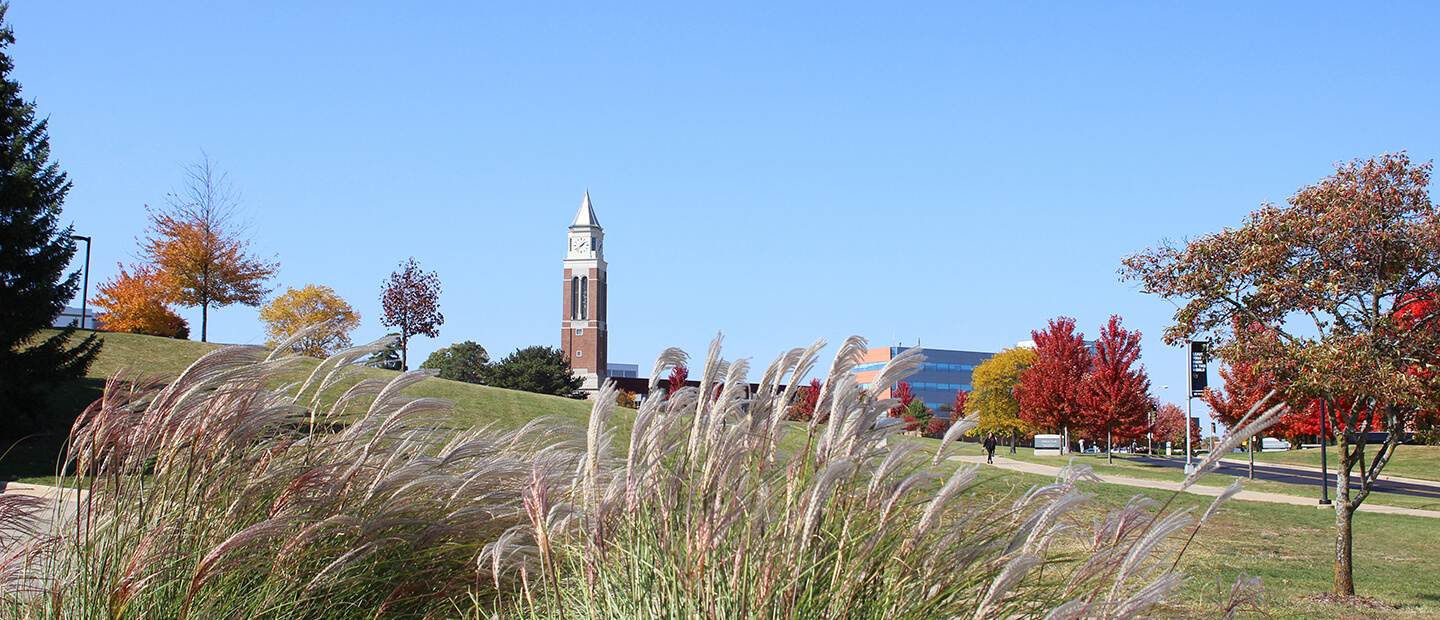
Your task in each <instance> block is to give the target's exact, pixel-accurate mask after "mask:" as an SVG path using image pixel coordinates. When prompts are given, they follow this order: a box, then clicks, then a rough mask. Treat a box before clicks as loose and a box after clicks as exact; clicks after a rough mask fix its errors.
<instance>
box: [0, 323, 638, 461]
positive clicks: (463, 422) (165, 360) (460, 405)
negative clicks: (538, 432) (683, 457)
mask: <svg viewBox="0 0 1440 620" xmlns="http://www.w3.org/2000/svg"><path fill="white" fill-rule="evenodd" d="M54 333H55V330H44V331H42V332H41V334H40V337H41V338H47V337H49V336H50V335H52V334H54ZM98 333H99V335H100V337H101V339H102V340H104V342H105V345H104V347H103V348H102V349H101V352H100V356H99V358H98V359H96V360H95V363H94V364H93V365H91V367H90V370H89V372H88V373H87V374H86V376H85V377H84V378H81V379H76V380H74V381H68V382H65V383H63V384H61V385H59V386H57V388H56V389H55V391H54V393H52V394H51V405H52V408H53V409H54V410H55V411H56V412H57V415H56V418H55V419H54V421H53V423H52V424H51V425H50V427H49V428H48V429H46V431H45V432H43V433H40V434H37V435H35V436H31V437H28V438H26V439H25V440H23V441H20V442H19V443H17V444H15V445H14V446H13V447H11V446H10V445H6V446H0V452H4V451H5V449H6V448H10V451H9V453H8V454H6V455H5V456H4V458H3V459H0V480H21V481H25V482H37V483H39V482H43V481H45V480H47V479H48V480H53V479H54V478H53V477H54V474H55V469H56V459H57V458H58V456H59V455H60V453H61V451H62V450H63V446H64V442H65V437H66V435H67V433H68V432H69V429H70V426H71V425H72V424H73V423H74V420H75V417H76V416H77V415H79V413H80V412H81V411H83V410H84V409H85V407H86V406H88V405H89V404H90V403H92V402H94V401H95V400H97V399H99V398H100V395H101V392H102V391H103V389H104V387H105V380H106V378H108V377H110V376H111V375H112V374H114V373H115V372H117V371H122V370H123V371H127V372H139V373H143V374H145V375H165V376H170V377H173V376H176V375H179V374H180V372H181V371H183V370H184V369H185V368H186V367H187V366H189V365H190V364H191V363H192V362H194V361H195V360H197V359H199V358H200V357H201V356H203V355H205V354H206V353H209V352H210V351H213V350H215V349H218V348H220V346H221V345H217V344H207V343H202V342H192V341H188V340H175V339H171V338H158V337H154V336H142V335H138V334H120V333H110V332H98ZM362 372H363V373H365V374H366V375H367V376H375V377H382V378H383V377H394V376H395V375H397V374H399V373H397V372H396V371H390V370H379V369H374V368H367V369H364V370H363V371H362ZM344 387H348V385H345V384H342V386H341V389H339V390H335V391H334V395H337V396H338V395H339V394H340V393H341V391H343V388H344ZM408 393H409V394H410V395H411V396H420V397H433V398H443V399H446V400H450V401H453V402H454V407H455V411H454V424H455V426H457V427H462V428H468V427H474V426H484V425H489V424H494V425H496V426H498V427H502V428H518V427H520V426H522V425H524V424H525V423H526V422H529V421H530V420H532V419H535V418H537V417H540V416H547V415H548V416H559V417H561V418H564V419H567V420H570V421H571V422H573V423H575V424H577V425H579V426H581V427H583V426H584V425H585V422H586V421H587V420H589V417H590V405H591V404H590V403H589V402H586V401H581V400H575V399H570V398H561V397H558V396H546V395H542V394H531V393H529V392H519V391H515V390H504V389H499V388H492V387H488V386H482V385H474V384H471V383H462V382H459V381H448V380H445V379H435V378H430V379H426V380H424V381H422V382H420V383H419V384H418V385H416V386H414V387H413V388H411V389H410V390H409V392H408ZM633 419H634V413H633V412H632V411H629V410H624V409H622V410H619V411H618V412H617V413H616V416H615V422H616V423H617V424H618V425H619V426H621V427H622V429H624V430H628V429H629V425H630V423H631V421H632V420H633Z"/></svg>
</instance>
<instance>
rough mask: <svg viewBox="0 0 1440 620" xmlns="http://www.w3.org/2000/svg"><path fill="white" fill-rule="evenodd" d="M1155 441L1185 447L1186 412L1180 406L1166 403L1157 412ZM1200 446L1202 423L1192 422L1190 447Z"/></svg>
mask: <svg viewBox="0 0 1440 620" xmlns="http://www.w3.org/2000/svg"><path fill="white" fill-rule="evenodd" d="M1155 440H1156V441H1162V442H1164V441H1168V442H1170V443H1172V444H1173V445H1176V446H1184V445H1185V410H1184V409H1181V408H1180V405H1176V404H1174V403H1165V404H1163V405H1160V408H1159V409H1157V410H1156V411H1155ZM1199 444H1200V423H1199V422H1197V421H1195V420H1191V421H1190V445H1199Z"/></svg>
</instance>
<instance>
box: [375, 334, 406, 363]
mask: <svg viewBox="0 0 1440 620" xmlns="http://www.w3.org/2000/svg"><path fill="white" fill-rule="evenodd" d="M385 335H386V336H395V337H396V340H395V341H394V342H392V343H390V344H388V345H386V346H385V348H384V349H381V350H379V351H376V352H375V354H374V355H371V356H370V361H369V362H366V365H368V366H372V367H375V368H380V369H383V370H400V369H401V368H402V367H403V365H404V362H403V361H402V360H401V359H400V340H399V337H400V334H397V333H395V332H390V333H388V334H385Z"/></svg>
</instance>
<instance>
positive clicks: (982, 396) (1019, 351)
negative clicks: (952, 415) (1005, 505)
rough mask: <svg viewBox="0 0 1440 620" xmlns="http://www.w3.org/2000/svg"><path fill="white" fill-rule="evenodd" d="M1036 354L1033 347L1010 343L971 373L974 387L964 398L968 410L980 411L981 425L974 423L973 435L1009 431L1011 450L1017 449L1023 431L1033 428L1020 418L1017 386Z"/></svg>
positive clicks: (1006, 433) (1001, 433) (971, 381)
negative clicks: (1016, 394) (1011, 344)
mask: <svg viewBox="0 0 1440 620" xmlns="http://www.w3.org/2000/svg"><path fill="white" fill-rule="evenodd" d="M1035 357H1036V354H1035V351H1034V350H1032V349H1027V348H1025V347H1011V348H1009V349H1005V350H1003V351H1001V352H999V353H996V354H995V355H992V356H990V359H987V360H985V361H984V362H981V363H980V365H979V366H977V367H976V368H975V370H974V371H973V372H972V373H971V375H970V385H971V386H972V387H974V390H972V391H971V392H970V396H969V397H968V398H967V399H966V400H965V412H966V413H967V414H970V413H978V414H979V415H978V416H977V417H978V418H979V421H980V426H977V427H975V430H973V431H971V432H970V434H971V435H974V436H979V435H988V434H990V433H995V434H996V435H1007V436H1009V437H1010V452H1011V453H1014V452H1015V445H1016V444H1018V443H1019V438H1020V435H1021V434H1022V433H1029V432H1030V425H1028V424H1026V423H1025V421H1024V420H1022V419H1021V418H1020V401H1019V400H1016V398H1015V388H1016V387H1018V386H1019V385H1020V375H1022V374H1024V373H1025V371H1026V370H1028V369H1029V368H1030V366H1031V365H1033V364H1034V363H1035Z"/></svg>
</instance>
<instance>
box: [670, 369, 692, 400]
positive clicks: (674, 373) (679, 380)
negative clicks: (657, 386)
mask: <svg viewBox="0 0 1440 620" xmlns="http://www.w3.org/2000/svg"><path fill="white" fill-rule="evenodd" d="M689 379H690V367H689V366H686V365H684V364H677V365H676V366H675V367H674V368H671V369H670V376H669V377H667V378H666V385H667V387H666V388H665V397H666V398H669V397H670V395H671V394H674V393H675V392H677V391H679V390H680V389H681V388H684V387H685V382H686V381H688V380H689Z"/></svg>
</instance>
